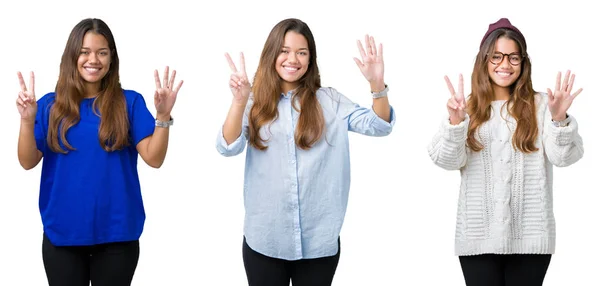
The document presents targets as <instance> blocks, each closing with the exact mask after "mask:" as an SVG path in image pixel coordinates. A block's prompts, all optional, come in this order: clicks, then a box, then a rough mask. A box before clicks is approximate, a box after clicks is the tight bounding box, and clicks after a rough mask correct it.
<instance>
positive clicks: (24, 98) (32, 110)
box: [17, 72, 37, 122]
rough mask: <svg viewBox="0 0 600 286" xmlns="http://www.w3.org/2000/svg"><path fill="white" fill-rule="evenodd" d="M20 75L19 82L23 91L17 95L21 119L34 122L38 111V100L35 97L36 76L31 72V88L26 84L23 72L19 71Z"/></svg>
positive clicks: (18, 74)
mask: <svg viewBox="0 0 600 286" xmlns="http://www.w3.org/2000/svg"><path fill="white" fill-rule="evenodd" d="M17 76H18V77H19V84H20V85H21V91H19V95H18V97H17V110H18V111H19V114H21V120H24V121H28V122H34V121H35V114H36V113H37V101H36V99H35V76H34V75H33V72H31V74H30V76H29V89H27V86H26V85H25V80H23V75H22V74H21V72H17Z"/></svg>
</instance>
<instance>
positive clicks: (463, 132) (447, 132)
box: [440, 114, 469, 142]
mask: <svg viewBox="0 0 600 286" xmlns="http://www.w3.org/2000/svg"><path fill="white" fill-rule="evenodd" d="M468 127H469V115H468V114H466V115H465V120H463V121H462V122H461V123H459V124H457V125H452V124H450V120H449V119H448V118H447V117H446V118H444V120H443V121H442V124H441V125H440V133H441V134H442V137H443V138H444V139H446V140H448V141H451V142H464V141H466V140H467V131H468V130H469V129H468Z"/></svg>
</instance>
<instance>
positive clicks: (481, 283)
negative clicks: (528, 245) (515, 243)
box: [459, 254, 551, 286]
mask: <svg viewBox="0 0 600 286" xmlns="http://www.w3.org/2000/svg"><path fill="white" fill-rule="evenodd" d="M550 258H551V255H550V254H510V255H500V254H483V255H474V256H460V257H459V259H460V266H461V267H462V271H463V275H464V276H465V282H466V283H467V286H541V285H542V283H543V282H544V277H545V276H546V271H547V270H548V266H549V265H550Z"/></svg>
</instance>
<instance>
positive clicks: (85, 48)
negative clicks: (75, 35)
mask: <svg viewBox="0 0 600 286" xmlns="http://www.w3.org/2000/svg"><path fill="white" fill-rule="evenodd" d="M81 49H82V50H91V48H88V47H81ZM98 50H99V51H101V50H108V48H100V49H98Z"/></svg>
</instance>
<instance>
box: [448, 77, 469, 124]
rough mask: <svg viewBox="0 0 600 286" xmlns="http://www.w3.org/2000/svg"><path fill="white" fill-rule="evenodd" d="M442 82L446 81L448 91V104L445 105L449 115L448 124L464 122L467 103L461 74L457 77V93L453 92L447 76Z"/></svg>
mask: <svg viewBox="0 0 600 286" xmlns="http://www.w3.org/2000/svg"><path fill="white" fill-rule="evenodd" d="M444 80H446V85H447V86H448V91H450V99H448V103H447V104H446V107H447V109H448V114H449V115H450V123H451V124H453V125H456V124H459V123H460V122H462V121H463V120H465V117H466V111H465V108H466V107H467V103H466V101H465V94H464V81H463V76H462V74H460V75H459V76H458V92H456V91H455V90H454V86H453V85H452V82H450V79H449V78H448V76H444Z"/></svg>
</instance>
